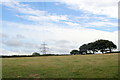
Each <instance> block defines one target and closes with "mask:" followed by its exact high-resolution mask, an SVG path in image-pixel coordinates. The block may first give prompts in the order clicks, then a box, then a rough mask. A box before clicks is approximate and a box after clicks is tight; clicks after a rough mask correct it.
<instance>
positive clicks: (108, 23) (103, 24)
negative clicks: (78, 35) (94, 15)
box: [88, 21, 118, 27]
mask: <svg viewBox="0 0 120 80" xmlns="http://www.w3.org/2000/svg"><path fill="white" fill-rule="evenodd" d="M88 25H90V26H96V27H103V26H105V27H117V26H118V23H112V22H102V21H101V22H91V23H88Z"/></svg>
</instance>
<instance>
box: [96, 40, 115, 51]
mask: <svg viewBox="0 0 120 80" xmlns="http://www.w3.org/2000/svg"><path fill="white" fill-rule="evenodd" d="M94 43H95V44H96V45H97V47H96V49H97V50H100V51H101V52H102V53H104V52H106V51H107V50H108V49H109V51H110V52H112V49H116V48H117V46H116V45H115V44H114V43H113V42H112V41H109V40H103V39H100V40H97V41H95V42H94Z"/></svg>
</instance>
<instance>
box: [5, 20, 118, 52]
mask: <svg viewBox="0 0 120 80" xmlns="http://www.w3.org/2000/svg"><path fill="white" fill-rule="evenodd" d="M6 24H8V25H7V26H9V27H10V28H16V29H19V28H20V30H19V31H17V32H13V34H14V35H15V34H20V33H21V35H24V36H26V38H25V41H27V40H31V41H36V42H39V45H40V44H41V43H42V42H43V41H45V42H46V43H47V44H48V47H49V48H50V51H52V52H53V53H61V52H62V51H64V53H69V51H70V50H72V49H77V48H79V47H80V46H81V45H82V44H84V43H89V42H93V41H95V40H98V39H107V40H111V41H113V42H114V43H115V44H116V45H118V34H117V32H116V31H115V32H106V31H100V30H94V29H87V28H83V27H76V26H74V27H71V26H68V27H63V26H60V25H55V24H51V25H50V24H47V25H44V27H43V25H39V24H38V25H25V24H20V23H19V24H18V23H12V24H10V22H9V23H7V22H6ZM16 26H17V27H16ZM23 26H24V27H23ZM28 26H29V27H28ZM70 27H71V28H70ZM24 30H25V31H24ZM23 31H24V32H23ZM30 43H32V42H30ZM28 46H29V45H28ZM30 46H31V45H30ZM31 50H32V49H31ZM33 50H34V49H33Z"/></svg>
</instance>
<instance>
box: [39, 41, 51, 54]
mask: <svg viewBox="0 0 120 80" xmlns="http://www.w3.org/2000/svg"><path fill="white" fill-rule="evenodd" d="M46 46H47V44H46V43H45V42H43V44H41V48H40V49H41V52H42V53H43V54H46V53H47V50H48V49H49V48H48V47H46Z"/></svg>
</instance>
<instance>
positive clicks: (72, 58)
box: [2, 53, 118, 78]
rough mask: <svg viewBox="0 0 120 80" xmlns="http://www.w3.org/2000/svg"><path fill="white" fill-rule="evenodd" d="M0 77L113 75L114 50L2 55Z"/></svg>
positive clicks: (115, 73)
mask: <svg viewBox="0 0 120 80" xmlns="http://www.w3.org/2000/svg"><path fill="white" fill-rule="evenodd" d="M2 62H3V64H2V66H3V71H2V77H3V78H117V77H118V53H111V54H95V55H69V56H40V57H17V58H3V59H2Z"/></svg>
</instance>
